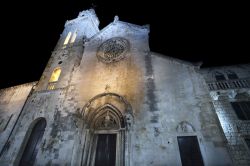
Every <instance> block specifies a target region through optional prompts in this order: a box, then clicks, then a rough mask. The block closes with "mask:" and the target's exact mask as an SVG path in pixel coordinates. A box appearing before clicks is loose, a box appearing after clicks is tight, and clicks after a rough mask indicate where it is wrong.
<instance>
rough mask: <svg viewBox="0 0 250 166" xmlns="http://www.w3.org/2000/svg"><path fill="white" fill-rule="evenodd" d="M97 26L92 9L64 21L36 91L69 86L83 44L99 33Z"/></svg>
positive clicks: (79, 59)
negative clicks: (62, 28)
mask: <svg viewBox="0 0 250 166" xmlns="http://www.w3.org/2000/svg"><path fill="white" fill-rule="evenodd" d="M98 26H99V20H98V18H97V16H96V14H95V11H94V10H93V9H90V10H85V11H82V12H80V13H79V15H78V17H77V18H76V19H73V20H69V21H66V23H65V26H64V30H63V32H62V34H61V35H60V38H59V40H58V42H57V44H56V47H55V48H54V51H53V52H52V55H51V57H50V59H49V61H48V63H47V66H46V68H45V70H44V72H43V74H42V76H41V78H40V80H39V82H38V84H37V87H36V90H52V89H58V88H63V87H66V86H68V85H69V83H70V82H71V77H72V74H73V71H74V68H75V67H77V66H78V65H79V64H80V61H81V57H82V55H83V52H84V42H85V40H86V39H88V38H90V37H92V36H93V35H95V34H96V33H98V32H99V28H98ZM65 62H67V63H65Z"/></svg>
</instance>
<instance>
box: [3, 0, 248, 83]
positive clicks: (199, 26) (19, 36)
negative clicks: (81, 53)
mask: <svg viewBox="0 0 250 166" xmlns="http://www.w3.org/2000/svg"><path fill="white" fill-rule="evenodd" d="M135 2H137V3H135ZM0 6H1V11H0V13H1V39H2V42H1V43H2V44H1V60H0V74H1V77H0V88H4V87H9V86H13V85H18V84H22V83H26V82H31V81H36V80H39V78H40V76H41V74H42V72H43V70H44V68H45V66H46V63H47V61H48V59H49V57H50V55H51V52H52V51H53V48H54V46H55V45H56V43H57V40H58V39H59V36H60V34H61V33H62V31H63V28H64V23H65V21H66V20H70V19H73V18H75V17H77V15H78V13H79V12H80V11H82V10H84V9H88V8H91V7H92V8H94V9H95V10H96V13H97V16H98V17H99V20H100V29H101V28H103V27H104V26H106V25H107V24H109V23H110V22H112V21H113V19H114V16H115V15H118V16H119V18H120V20H122V21H126V22H130V23H134V24H138V25H144V24H150V34H149V37H150V49H151V51H154V52H159V53H163V54H166V55H168V56H172V57H176V58H179V59H182V60H187V61H190V62H198V61H203V66H202V67H210V66H222V65H232V64H239V63H249V62H250V60H249V58H248V57H249V53H250V52H249V37H250V36H249V30H250V28H249V25H248V23H249V16H248V15H249V12H248V11H249V9H247V5H246V4H236V3H235V2H234V3H229V2H225V3H222V2H221V3H218V2H217V3H208V2H207V3H205V2H203V3H197V2H194V3H191V2H186V3H181V2H176V3H175V4H173V3H166V2H164V1H160V2H157V1H156V0H154V1H148V2H146V0H144V1H141V3H139V2H138V1H135V0H133V1H132V0H131V1H118V0H117V1H113V2H111V1H104V0H100V1H97V0H92V1H90V0H89V1H88V0H78V1H76V0H60V1H56V0H51V1H50V2H46V1H38V0H37V1H32V2H24V1H8V2H5V3H2V4H1V5H0Z"/></svg>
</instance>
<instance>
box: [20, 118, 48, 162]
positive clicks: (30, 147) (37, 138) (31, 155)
mask: <svg viewBox="0 0 250 166" xmlns="http://www.w3.org/2000/svg"><path fill="white" fill-rule="evenodd" d="M45 127H46V120H45V119H44V118H41V119H39V120H38V121H37V122H36V123H35V125H34V127H33V128H32V131H31V133H30V136H29V138H28V142H27V144H26V146H25V149H24V152H23V154H22V157H21V160H20V163H19V166H27V165H29V166H32V165H34V162H35V159H36V155H37V152H38V150H39V146H40V143H41V140H42V137H43V134H44V131H45Z"/></svg>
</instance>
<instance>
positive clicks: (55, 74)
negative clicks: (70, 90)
mask: <svg viewBox="0 0 250 166" xmlns="http://www.w3.org/2000/svg"><path fill="white" fill-rule="evenodd" d="M60 74H61V68H56V69H55V70H54V71H53V72H52V75H51V77H50V80H49V82H56V81H58V79H59V77H60Z"/></svg>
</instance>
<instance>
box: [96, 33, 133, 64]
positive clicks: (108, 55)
mask: <svg viewBox="0 0 250 166" xmlns="http://www.w3.org/2000/svg"><path fill="white" fill-rule="evenodd" d="M128 50H129V42H128V40H126V39H124V38H121V37H114V38H111V39H108V40H106V41H105V42H104V43H102V44H101V45H100V47H99V48H98V51H97V58H98V59H99V60H100V61H102V62H104V63H111V62H117V61H120V60H121V59H124V58H125V55H126V53H127V52H128Z"/></svg>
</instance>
